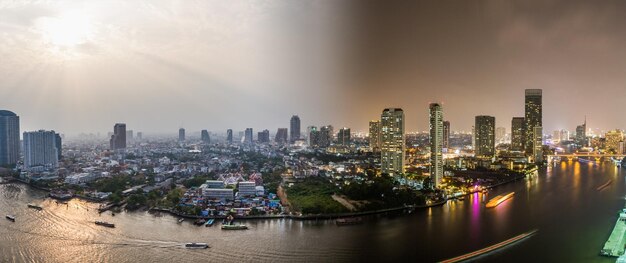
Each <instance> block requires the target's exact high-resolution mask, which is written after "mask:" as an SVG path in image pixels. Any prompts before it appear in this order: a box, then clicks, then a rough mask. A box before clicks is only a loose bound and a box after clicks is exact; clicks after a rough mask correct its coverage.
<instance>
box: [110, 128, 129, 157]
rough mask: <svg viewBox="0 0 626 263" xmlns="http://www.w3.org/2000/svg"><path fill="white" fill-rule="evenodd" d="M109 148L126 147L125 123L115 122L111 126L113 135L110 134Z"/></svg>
mask: <svg viewBox="0 0 626 263" xmlns="http://www.w3.org/2000/svg"><path fill="white" fill-rule="evenodd" d="M110 144H111V150H121V149H126V124H125V123H116V124H115V126H113V135H111V140H110Z"/></svg>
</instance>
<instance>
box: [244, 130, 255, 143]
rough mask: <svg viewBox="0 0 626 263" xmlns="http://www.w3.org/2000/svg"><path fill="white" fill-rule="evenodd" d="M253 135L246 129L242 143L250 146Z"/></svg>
mask: <svg viewBox="0 0 626 263" xmlns="http://www.w3.org/2000/svg"><path fill="white" fill-rule="evenodd" d="M253 134H254V133H253V131H252V128H246V132H245V134H244V139H243V142H244V143H247V144H252V143H253V142H254V139H253V137H252V136H253Z"/></svg>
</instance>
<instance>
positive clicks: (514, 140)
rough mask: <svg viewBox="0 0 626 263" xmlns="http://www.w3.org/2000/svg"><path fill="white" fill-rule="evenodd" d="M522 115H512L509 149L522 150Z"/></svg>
mask: <svg viewBox="0 0 626 263" xmlns="http://www.w3.org/2000/svg"><path fill="white" fill-rule="evenodd" d="M524 123H525V122H524V117H513V119H512V120H511V150H512V151H520V152H521V151H523V150H524Z"/></svg>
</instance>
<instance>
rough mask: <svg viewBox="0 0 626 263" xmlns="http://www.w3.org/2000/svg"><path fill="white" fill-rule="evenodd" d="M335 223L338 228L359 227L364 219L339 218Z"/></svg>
mask: <svg viewBox="0 0 626 263" xmlns="http://www.w3.org/2000/svg"><path fill="white" fill-rule="evenodd" d="M335 223H336V224H337V225H338V226H347V225H358V224H361V223H363V219H362V218H360V217H352V218H339V219H337V220H335Z"/></svg>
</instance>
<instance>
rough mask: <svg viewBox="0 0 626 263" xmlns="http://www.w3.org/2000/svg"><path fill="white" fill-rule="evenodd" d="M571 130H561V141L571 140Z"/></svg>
mask: <svg viewBox="0 0 626 263" xmlns="http://www.w3.org/2000/svg"><path fill="white" fill-rule="evenodd" d="M569 139H570V138H569V131H568V130H565V129H562V130H561V132H560V133H559V141H562V142H564V141H569Z"/></svg>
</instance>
